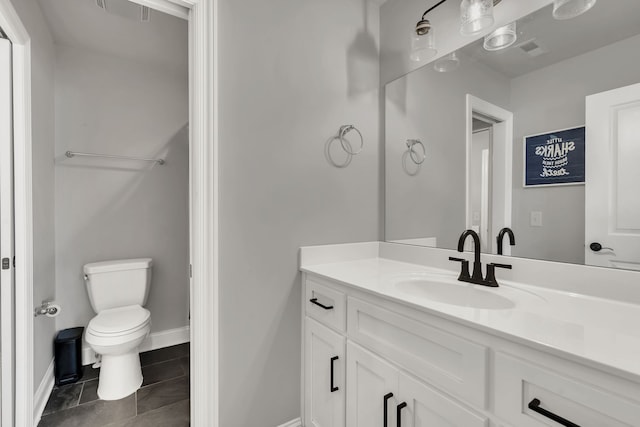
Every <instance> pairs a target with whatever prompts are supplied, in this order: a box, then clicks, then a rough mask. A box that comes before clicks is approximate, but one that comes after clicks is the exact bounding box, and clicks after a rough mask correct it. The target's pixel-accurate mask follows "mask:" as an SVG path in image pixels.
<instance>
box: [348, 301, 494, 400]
mask: <svg viewBox="0 0 640 427" xmlns="http://www.w3.org/2000/svg"><path fill="white" fill-rule="evenodd" d="M348 336H349V338H351V339H353V340H354V341H357V342H359V343H360V344H362V345H363V346H365V347H368V348H369V349H371V350H373V351H374V352H375V353H377V354H380V355H382V356H384V357H386V358H388V359H389V360H392V361H393V362H395V363H397V364H399V365H400V366H402V367H403V368H405V369H406V370H407V371H409V372H412V373H413V374H415V375H417V376H418V377H420V378H422V379H424V380H425V381H426V382H428V383H430V384H433V385H434V386H436V387H438V388H440V389H442V390H445V391H447V392H449V393H451V394H453V395H456V396H458V397H461V398H462V399H463V400H465V401H467V402H469V403H471V404H473V405H476V406H477V407H480V408H483V409H484V408H485V401H486V394H487V388H486V384H487V348H486V347H484V346H482V345H479V344H476V343H473V342H471V341H468V340H466V339H464V338H461V337H458V336H456V335H453V334H450V333H447V332H444V331H443V330H441V329H438V328H435V327H432V326H429V325H426V324H425V323H422V322H419V321H417V320H414V319H411V318H408V317H405V316H402V315H399V314H396V313H393V312H391V311H388V310H385V309H383V308H381V307H378V306H375V305H373V304H369V303H367V302H364V301H361V300H358V299H355V298H349V304H348Z"/></svg>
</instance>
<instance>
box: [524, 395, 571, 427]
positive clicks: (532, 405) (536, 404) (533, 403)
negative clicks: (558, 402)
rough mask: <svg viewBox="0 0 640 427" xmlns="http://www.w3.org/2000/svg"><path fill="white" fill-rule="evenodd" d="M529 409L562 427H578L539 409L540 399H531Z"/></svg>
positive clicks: (558, 416)
mask: <svg viewBox="0 0 640 427" xmlns="http://www.w3.org/2000/svg"><path fill="white" fill-rule="evenodd" d="M529 409H531V410H532V411H534V412H537V413H539V414H540V415H543V416H545V417H547V418H549V419H550V420H553V421H555V422H557V423H558V424H561V425H563V426H566V427H580V426H579V425H578V424H575V423H572V422H571V421H569V420H567V419H565V418H562V417H561V416H560V415H556V414H554V413H553V412H550V411H547V410H546V409H544V408H541V407H540V399H533V400H532V401H531V402H529Z"/></svg>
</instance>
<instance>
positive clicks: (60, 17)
mask: <svg viewBox="0 0 640 427" xmlns="http://www.w3.org/2000/svg"><path fill="white" fill-rule="evenodd" d="M104 1H105V2H106V5H107V10H109V8H110V4H111V6H112V8H111V9H112V10H114V11H120V10H122V9H126V6H127V5H126V4H125V3H128V2H127V0H104ZM38 3H39V4H40V7H41V9H42V12H43V14H44V16H45V19H46V21H47V23H48V24H49V29H50V30H51V33H52V35H53V38H54V40H55V42H56V44H60V45H67V46H73V47H78V48H84V49H88V50H92V51H96V52H100V53H104V54H108V55H115V56H119V57H124V58H130V59H136V60H138V61H143V62H147V63H150V64H153V65H156V66H161V67H165V68H167V69H169V70H171V71H175V72H179V73H184V74H185V75H186V74H187V72H188V23H187V21H186V20H183V19H180V18H177V17H174V16H170V15H167V14H165V13H162V12H158V11H156V10H151V11H150V12H151V16H150V21H149V22H140V20H134V19H131V18H126V17H123V16H120V15H117V14H114V13H109V12H107V11H105V10H104V9H101V8H100V7H98V6H97V5H96V0H38Z"/></svg>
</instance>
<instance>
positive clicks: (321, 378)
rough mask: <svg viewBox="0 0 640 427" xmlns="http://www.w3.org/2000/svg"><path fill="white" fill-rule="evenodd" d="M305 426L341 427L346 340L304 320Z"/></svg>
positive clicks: (343, 417)
mask: <svg viewBox="0 0 640 427" xmlns="http://www.w3.org/2000/svg"><path fill="white" fill-rule="evenodd" d="M304 345H305V351H304V355H305V356H304V357H305V361H304V366H305V373H304V375H305V383H304V384H305V390H304V395H305V403H304V405H305V411H304V414H305V415H304V417H305V422H304V425H305V426H309V427H344V425H345V424H344V423H345V375H344V370H345V366H346V361H345V357H344V356H345V348H344V345H345V338H344V337H343V336H341V335H338V334H337V333H336V332H333V331H332V330H330V329H329V328H327V327H326V326H322V325H321V324H320V323H318V322H316V321H315V320H312V319H310V318H308V317H307V318H306V319H305V344H304Z"/></svg>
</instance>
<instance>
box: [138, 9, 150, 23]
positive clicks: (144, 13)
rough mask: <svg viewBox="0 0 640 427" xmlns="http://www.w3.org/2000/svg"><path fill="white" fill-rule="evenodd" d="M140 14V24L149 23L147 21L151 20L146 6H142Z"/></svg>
mask: <svg viewBox="0 0 640 427" xmlns="http://www.w3.org/2000/svg"><path fill="white" fill-rule="evenodd" d="M140 13H141V17H140V20H141V21H142V22H149V20H150V19H151V9H149V8H148V7H147V6H142V10H141V11H140Z"/></svg>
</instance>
